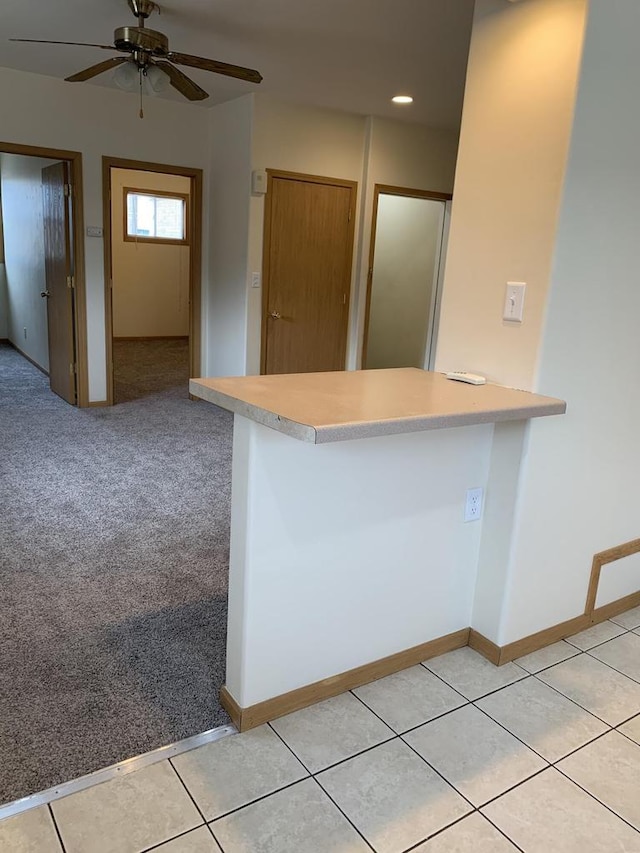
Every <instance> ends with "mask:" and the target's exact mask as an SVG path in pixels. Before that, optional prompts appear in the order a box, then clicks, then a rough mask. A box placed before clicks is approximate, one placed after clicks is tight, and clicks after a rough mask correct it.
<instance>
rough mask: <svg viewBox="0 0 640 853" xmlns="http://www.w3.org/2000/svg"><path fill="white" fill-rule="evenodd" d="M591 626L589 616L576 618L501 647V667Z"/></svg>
mask: <svg viewBox="0 0 640 853" xmlns="http://www.w3.org/2000/svg"><path fill="white" fill-rule="evenodd" d="M590 625H591V620H590V618H589V617H588V616H585V615H582V616H576V617H575V618H574V619H567V621H566V622H560V623H558V624H557V625H552V626H551V627H550V628H545V629H544V630H543V631H536V633H535V634H529V636H528V637H523V638H522V639H521V640H515V642H513V643H507V645H506V646H501V647H500V658H499V666H502V664H504V663H509V661H512V660H515V659H516V658H521V657H524V656H525V655H529V654H531V652H537V651H538V650H539V649H543V648H544V647H545V646H550V645H551V644H552V643H557V642H558V640H564V638H565V637H570V636H571V635H572V634H577V633H578V632H579V631H584V630H585V628H588V627H589V626H590Z"/></svg>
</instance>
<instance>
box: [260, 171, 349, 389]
mask: <svg viewBox="0 0 640 853" xmlns="http://www.w3.org/2000/svg"><path fill="white" fill-rule="evenodd" d="M355 195H356V184H354V183H352V182H348V181H332V180H331V179H330V178H316V177H312V176H306V175H295V176H293V175H292V176H289V175H288V174H287V173H282V172H280V173H274V172H270V173H269V189H268V193H267V199H266V214H265V249H264V275H263V281H264V300H263V310H264V318H263V327H262V328H263V334H262V372H263V373H311V372H316V371H323V370H344V369H345V359H346V346H347V324H348V319H349V291H350V284H351V262H352V254H353V233H354V223H355Z"/></svg>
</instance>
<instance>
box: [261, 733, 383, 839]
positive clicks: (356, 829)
mask: <svg viewBox="0 0 640 853" xmlns="http://www.w3.org/2000/svg"><path fill="white" fill-rule="evenodd" d="M268 726H269V728H270V729H271V731H272V732H273V733H274V734H275V736H276V737H277V738H279V739H280V740H281V741H282V743H283V744H284V745H285V746H286V748H287V749H288V750H289V752H290V753H291V754H292V755H293V757H294V758H295V759H296V760H297V761H299V762H300V764H302V766H303V767H304V769H305V770H306V771H307V773H308V774H309V775H308V776H307V778H308V779H313V781H314V782H315V783H316V785H318V787H319V788H320V790H321V791H322V792H323V793H324V794H325V796H326V797H328V799H329V800H331V802H332V803H333V805H334V806H335V807H336V808H337V809H338V811H339V812H340V814H341V815H343V816H344V818H345V819H346V820H347V821H348V822H349V823H350V824H351V826H352V827H353V828H354V830H355V831H356V832H357V833H358V835H359V836H360V837H361V838H362V840H363V841H364V843H365V844H366V845H367V846H368V847H371V849H372V850H373V851H374V853H376V851H375V849H374V848H373V847H372V845H371V844H369V842H368V841H367V839H366V838H365V837H364V835H363V834H362V833H361V832H360V830H359V829H358V827H357V826H355V824H354V823H353V822H352V821H351V819H350V818H349V817H347V815H346V814H345V813H344V812H343V811H342V809H341V808H340V806H339V805H338V804H337V803H336V802H335V800H334V799H333V797H331V796H330V794H328V793H327V791H325V789H324V788H323V787H322V785H321V784H320V782H318V780H317V779H316V777H315V775H314V774H313V773H312V772H311V771H310V770H309V768H308V767H307V765H306V764H305V763H304V762H303V761H302V759H301V758H298V756H297V755H296V754H295V752H294V751H293V748H292V747H290V746H289V744H288V743H287V742H286V740H285V739H284V738H283V737H282V735H281V734H280V733H279V732H277V731H276V730H275V729H274V728H273V726H272V725H271V723H268ZM392 740H393V738H392ZM383 743H388V741H383ZM376 746H380V744H376ZM370 749H375V747H370ZM366 751H367V752H368V751H369V750H366ZM358 754H360V753H358ZM352 757H354V756H352ZM345 761H348V759H345ZM331 766H332V767H335V766H336V765H335V764H333V765H331ZM328 769H329V768H328V767H325V770H328ZM322 772H323V771H322V770H319V771H318V773H322ZM300 781H302V780H300Z"/></svg>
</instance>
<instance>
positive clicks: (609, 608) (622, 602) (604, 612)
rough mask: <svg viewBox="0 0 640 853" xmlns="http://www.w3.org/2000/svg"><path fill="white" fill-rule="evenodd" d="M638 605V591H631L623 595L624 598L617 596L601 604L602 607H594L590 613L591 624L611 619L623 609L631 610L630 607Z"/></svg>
mask: <svg viewBox="0 0 640 853" xmlns="http://www.w3.org/2000/svg"><path fill="white" fill-rule="evenodd" d="M638 606H640V591H639V592H632V593H631V595H625V596H624V598H618V599H617V600H616V601H612V602H610V603H609V604H603V605H602V607H596V609H595V610H594V611H593V613H592V614H591V624H592V625H595V624H596V623H597V622H604V621H605V620H607V619H611V617H612V616H618V615H619V614H620V613H624V612H625V610H631V608H632V607H638Z"/></svg>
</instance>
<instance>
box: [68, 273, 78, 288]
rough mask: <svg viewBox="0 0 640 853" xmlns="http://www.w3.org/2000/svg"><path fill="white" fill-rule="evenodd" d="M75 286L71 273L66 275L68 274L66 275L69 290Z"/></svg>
mask: <svg viewBox="0 0 640 853" xmlns="http://www.w3.org/2000/svg"><path fill="white" fill-rule="evenodd" d="M75 286H76V283H75V281H74V279H73V276H72V275H68V276H67V287H68V288H69V289H70V290H71V289H72V288H74V287H75Z"/></svg>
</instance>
